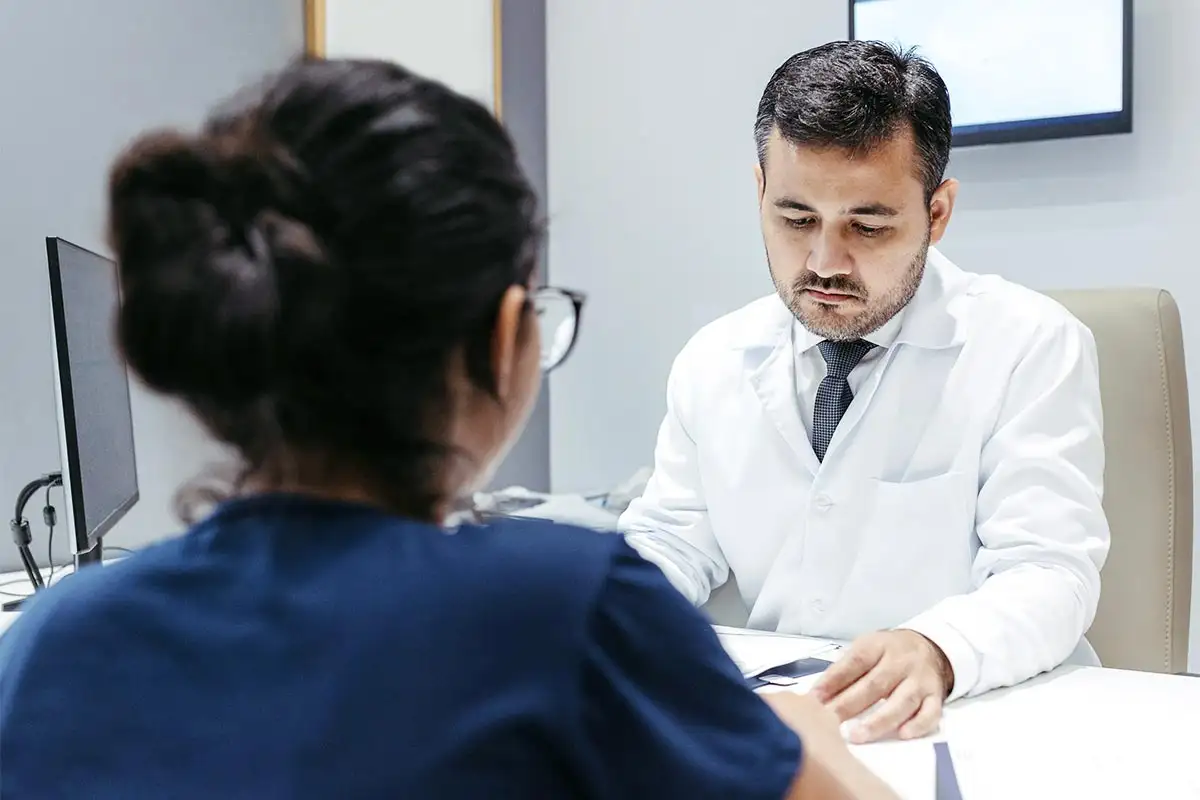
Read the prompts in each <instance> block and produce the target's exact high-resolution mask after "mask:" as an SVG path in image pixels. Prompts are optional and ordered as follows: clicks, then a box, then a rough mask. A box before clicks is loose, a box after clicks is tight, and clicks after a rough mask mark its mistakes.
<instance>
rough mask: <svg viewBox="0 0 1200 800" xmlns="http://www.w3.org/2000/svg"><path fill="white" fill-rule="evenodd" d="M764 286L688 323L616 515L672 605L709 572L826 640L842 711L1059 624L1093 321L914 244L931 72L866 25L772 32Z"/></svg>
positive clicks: (894, 729) (936, 236)
mask: <svg viewBox="0 0 1200 800" xmlns="http://www.w3.org/2000/svg"><path fill="white" fill-rule="evenodd" d="M755 135H756V138H757V141H758V147H759V164H758V166H757V170H756V174H757V178H758V196H759V207H760V213H761V223H762V231H763V239H764V241H765V244H766V251H767V258H768V261H769V265H770V271H771V276H772V278H773V279H774V282H775V287H776V290H777V296H771V297H768V298H765V299H762V300H759V301H757V302H755V303H752V304H751V305H749V306H747V307H746V308H743V309H742V310H740V311H736V312H734V313H733V314H730V315H729V316H727V317H725V318H723V319H720V320H718V321H717V322H715V323H713V324H711V325H709V326H708V327H706V328H705V329H703V330H701V331H700V332H699V333H698V334H697V335H696V336H695V337H694V338H693V339H692V340H691V341H690V342H689V343H688V344H687V346H686V347H685V348H684V349H683V352H682V353H680V355H679V356H678V359H677V360H676V362H675V364H674V367H673V368H672V371H671V375H670V378H669V380H668V383H667V414H666V418H665V420H664V421H663V423H662V427H661V430H660V432H659V437H658V444H657V449H656V453H655V471H654V476H653V478H652V479H651V480H650V483H649V485H648V486H647V488H646V491H645V494H644V496H643V497H642V498H641V499H639V500H637V501H635V502H634V503H633V504H632V505H631V506H630V508H629V509H628V511H627V512H626V513H625V514H624V515H623V517H622V519H621V528H622V530H623V531H624V532H626V534H627V536H628V540H629V541H630V543H631V544H633V546H634V547H635V548H637V549H638V550H639V551H640V552H641V553H642V555H643V556H644V557H646V558H647V559H649V560H651V561H653V562H655V563H657V564H658V565H659V566H660V567H661V568H662V570H663V571H664V572H665V573H666V575H667V577H668V578H670V580H671V582H672V583H673V584H674V585H675V586H676V587H677V588H678V589H679V590H680V591H681V592H683V594H684V595H686V596H687V598H688V599H689V600H691V602H692V603H694V604H697V605H700V604H702V603H704V602H705V601H706V600H707V599H708V597H709V594H710V593H711V592H712V591H713V590H714V589H716V588H717V587H719V586H720V585H721V584H723V583H725V582H726V580H728V578H729V576H730V574H731V573H732V574H735V575H736V576H737V580H738V585H739V587H740V590H741V593H742V598H743V600H744V601H745V603H746V605H747V607H748V608H749V609H750V618H749V624H750V626H751V627H754V628H761V629H769V630H778V631H784V632H788V633H801V634H808V635H813V636H822V637H833V638H839V639H848V640H854V642H853V644H852V645H851V646H850V648H849V649H848V650H847V652H846V653H845V655H844V657H843V658H842V659H841V660H840V661H839V662H838V663H837V664H836V665H835V666H834V667H833V668H831V669H830V670H829V671H828V672H827V673H826V674H825V676H824V677H823V679H822V681H821V683H820V684H819V685H818V688H817V690H816V691H817V692H818V694H819V695H820V696H821V697H822V698H823V699H824V700H826V701H827V702H828V703H830V704H831V706H832V707H833V708H834V710H836V711H837V712H838V714H839V715H840V716H841V717H842V718H843V719H848V718H851V717H855V716H857V715H859V714H860V713H862V712H863V711H865V710H867V709H870V708H872V706H875V705H876V703H877V702H878V701H885V702H883V703H881V704H879V705H878V707H876V708H875V709H873V710H872V711H871V713H869V714H867V715H865V716H864V717H863V718H862V721H861V722H860V723H858V724H857V725H856V726H855V727H854V729H853V733H852V736H853V737H854V738H855V739H856V740H858V741H869V740H873V739H877V738H881V737H884V736H890V735H899V736H900V737H902V738H908V737H914V736H921V735H924V734H927V733H929V732H932V731H933V730H934V729H936V727H937V724H938V720H939V718H940V715H941V710H942V705H943V703H944V702H945V701H946V700H947V699H954V698H957V697H961V696H963V695H968V694H978V693H981V692H985V691H987V690H989V689H993V688H996V687H1000V686H1007V685H1011V684H1015V683H1018V682H1020V681H1023V680H1026V679H1027V678H1030V677H1032V676H1034V675H1036V674H1038V673H1040V672H1043V671H1045V670H1049V669H1052V668H1053V667H1055V666H1057V665H1058V664H1060V663H1062V662H1063V661H1064V660H1066V659H1067V658H1068V657H1070V656H1071V654H1072V652H1073V651H1075V650H1076V648H1077V647H1078V648H1079V651H1080V655H1079V656H1078V657H1079V658H1081V659H1082V660H1086V661H1092V662H1093V663H1096V662H1095V654H1094V652H1092V651H1091V650H1090V647H1088V646H1087V643H1086V641H1084V640H1083V635H1084V633H1085V632H1086V631H1087V629H1088V627H1089V626H1090V625H1091V623H1092V618H1093V616H1094V614H1095V611H1096V604H1097V601H1098V598H1099V594H1100V568H1101V567H1102V566H1103V564H1104V559H1105V557H1106V555H1107V552H1108V546H1109V532H1108V526H1107V523H1106V521H1105V518H1104V512H1103V511H1102V510H1101V506H1100V499H1101V484H1102V477H1103V472H1104V448H1103V442H1102V438H1101V409H1100V391H1099V382H1098V377H1097V363H1096V352H1095V345H1094V343H1093V340H1092V337H1091V334H1090V333H1089V331H1088V330H1087V328H1085V327H1084V326H1083V325H1082V324H1081V323H1080V322H1078V321H1077V320H1076V319H1074V318H1073V317H1072V316H1071V315H1070V314H1069V313H1067V311H1065V310H1064V309H1063V308H1062V307H1060V306H1059V305H1057V304H1055V303H1054V302H1052V301H1051V300H1049V299H1047V298H1045V297H1043V296H1041V295H1039V294H1036V293H1034V292H1032V291H1029V290H1027V289H1023V288H1021V287H1018V286H1015V285H1013V284H1011V283H1008V282H1006V281H1004V280H1002V279H1000V278H997V277H984V276H978V275H972V274H970V273H967V272H964V271H962V270H960V269H959V268H958V267H956V266H955V265H954V264H952V263H951V262H950V261H949V260H948V259H946V258H945V257H944V256H942V255H941V254H939V253H938V252H937V251H936V250H934V249H932V248H931V245H932V244H935V243H937V242H938V241H939V240H940V239H941V238H942V236H943V235H944V233H945V231H946V226H947V224H948V223H949V222H950V215H951V212H952V211H953V208H954V200H955V195H956V192H957V188H958V186H957V183H956V182H955V181H953V180H946V179H944V178H943V174H944V171H945V168H946V163H947V161H948V158H949V152H950V141H951V122H950V102H949V97H948V95H947V91H946V86H945V84H944V83H943V82H942V80H941V78H940V77H939V76H938V74H937V72H936V71H935V70H934V69H933V67H932V66H930V65H929V64H928V63H926V62H925V61H922V60H921V59H918V58H916V57H914V56H913V55H911V54H902V53H900V52H897V51H895V50H893V49H891V48H889V47H887V46H885V45H882V44H878V43H869V42H861V41H859V42H835V43H832V44H827V45H823V46H821V47H817V48H815V49H812V50H809V51H806V52H803V53H800V54H798V55H795V56H793V57H792V58H790V59H789V60H788V61H787V62H785V63H784V64H783V66H781V67H780V68H779V69H778V71H776V73H775V74H774V76H773V77H772V78H771V80H770V83H768V85H767V88H766V91H765V92H764V94H763V97H762V101H761V103H760V105H759V111H758V119H757V122H756V125H755Z"/></svg>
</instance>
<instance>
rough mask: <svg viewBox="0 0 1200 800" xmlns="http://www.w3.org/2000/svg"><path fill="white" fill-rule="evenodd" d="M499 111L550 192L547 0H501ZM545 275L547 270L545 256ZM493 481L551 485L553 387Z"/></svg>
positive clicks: (537, 184) (541, 192)
mask: <svg viewBox="0 0 1200 800" xmlns="http://www.w3.org/2000/svg"><path fill="white" fill-rule="evenodd" d="M500 8H501V23H500V24H501V45H500V61H501V70H500V76H501V80H502V85H501V88H500V95H501V98H502V103H503V106H502V109H501V115H502V116H503V118H504V124H505V126H506V127H507V128H508V131H509V133H510V134H511V135H512V137H513V140H514V141H515V142H516V145H517V152H518V154H519V155H520V157H521V163H522V166H524V167H525V171H526V173H527V174H528V175H529V179H530V181H531V182H532V183H533V187H534V189H536V190H537V193H538V196H539V197H541V198H543V202H544V199H545V197H546V0H519V2H507V3H501V4H500ZM541 267H542V281H543V282H549V272H548V270H547V264H546V261H545V251H544V250H543V259H542V265H541ZM492 484H493V486H495V487H497V488H503V487H506V486H511V485H518V486H524V487H526V488H529V489H534V490H537V491H546V490H548V489H549V488H550V387H549V384H548V383H543V385H542V394H541V396H540V397H539V398H538V403H537V406H535V407H534V409H533V413H532V414H531V415H530V417H529V424H528V425H526V427H525V432H524V433H523V434H522V435H521V438H520V440H518V441H517V443H516V444H515V445H514V446H513V449H512V452H510V453H509V454H508V458H506V459H505V461H504V463H503V464H501V465H500V468H499V469H498V470H497V471H496V475H495V477H494V479H493V480H492Z"/></svg>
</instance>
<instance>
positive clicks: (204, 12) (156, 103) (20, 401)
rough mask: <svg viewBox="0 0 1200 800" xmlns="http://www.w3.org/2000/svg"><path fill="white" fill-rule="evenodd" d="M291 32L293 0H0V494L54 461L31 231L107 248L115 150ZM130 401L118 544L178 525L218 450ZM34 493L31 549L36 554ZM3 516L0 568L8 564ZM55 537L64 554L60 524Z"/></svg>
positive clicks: (289, 46) (294, 34)
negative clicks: (180, 502)
mask: <svg viewBox="0 0 1200 800" xmlns="http://www.w3.org/2000/svg"><path fill="white" fill-rule="evenodd" d="M303 41H304V35H303V13H302V5H301V2H300V0H254V2H247V0H175V2H171V3H163V2H160V1H159V0H37V2H29V3H24V2H18V3H4V2H0V74H2V75H4V76H6V78H5V80H3V81H0V109H3V121H2V122H0V343H2V346H0V374H3V375H5V376H6V378H7V379H6V380H5V382H4V384H3V385H2V386H0V411H2V412H3V413H0V504H2V507H3V508H6V509H7V508H10V505H9V504H10V503H11V502H12V499H13V498H15V496H16V494H17V491H18V490H19V489H20V487H21V486H22V485H23V484H24V483H25V482H26V481H28V480H30V479H32V478H35V477H37V476H38V475H40V474H42V473H44V472H49V471H53V470H57V469H59V466H60V464H59V453H58V434H57V427H56V426H57V423H56V419H55V412H54V402H55V401H54V388H53V376H52V366H51V350H50V307H49V295H48V292H49V289H48V284H47V277H46V246H45V241H44V240H45V237H46V236H62V237H64V238H66V239H69V240H71V241H74V242H77V243H78V244H80V245H83V246H84V247H88V248H91V249H93V250H98V251H100V252H106V248H105V246H104V234H103V223H104V220H103V216H104V208H103V206H104V193H105V179H106V174H107V170H108V165H109V163H110V161H111V160H112V158H113V156H114V155H115V154H116V152H117V151H118V149H119V148H120V147H121V146H122V145H123V144H124V143H125V142H126V141H127V140H128V139H129V138H130V137H132V136H133V135H135V134H136V133H138V132H139V131H141V130H143V129H145V128H147V127H149V126H155V125H167V124H172V125H193V124H196V123H198V122H199V121H200V119H201V118H202V115H203V113H204V112H205V111H206V110H207V108H208V107H209V106H210V105H211V104H212V103H214V102H216V101H217V100H218V99H220V98H222V97H224V96H226V95H227V94H229V93H230V92H232V91H234V90H236V89H237V88H238V87H239V86H240V85H241V84H242V83H243V82H245V81H247V80H250V79H253V78H256V77H258V76H259V75H260V74H261V73H263V72H264V71H266V70H269V69H272V68H275V67H278V66H281V65H282V64H283V63H284V62H285V61H286V60H287V59H289V58H290V57H292V56H293V55H295V54H297V53H299V52H300V50H301V49H302V46H303ZM132 404H133V418H134V429H135V432H134V433H135V439H136V449H137V458H138V480H139V483H140V484H141V492H142V500H141V503H140V504H139V505H138V506H136V507H135V508H134V510H133V511H132V512H131V513H130V514H129V516H127V517H126V518H125V519H124V520H123V521H122V522H121V523H120V524H119V525H118V526H117V527H116V528H115V529H114V530H113V532H112V533H111V534H110V535H109V537H108V538H107V539H106V541H108V542H110V543H112V544H117V545H125V546H131V545H136V544H140V543H143V542H147V541H151V540H154V539H158V538H162V537H164V536H166V535H169V534H171V533H172V532H175V531H177V530H178V529H179V525H178V522H177V520H176V519H175V517H174V514H173V513H172V510H171V499H172V496H173V495H174V492H175V490H176V488H177V487H178V486H179V485H180V484H182V483H184V482H185V481H186V480H188V479H189V478H191V477H193V476H194V475H195V474H197V473H198V472H199V471H201V470H202V468H203V467H204V466H205V465H206V464H207V463H209V462H210V460H212V459H213V458H215V457H216V456H217V455H218V453H217V451H216V450H215V448H214V447H212V446H211V445H210V444H209V443H208V441H207V439H206V437H204V436H203V435H202V434H201V433H200V432H199V431H198V430H197V428H196V426H195V425H194V424H193V423H192V422H191V420H190V419H189V418H188V417H187V416H186V415H184V414H183V413H182V412H180V411H179V410H178V409H176V408H174V407H172V406H171V405H169V404H167V403H164V402H163V401H161V400H158V399H156V398H154V397H152V396H150V395H149V394H147V393H146V392H144V391H141V390H140V389H139V388H138V387H135V389H134V393H133V398H132ZM39 507H40V504H39V506H34V507H33V509H32V510H33V519H34V520H35V521H36V522H35V524H34V526H33V527H34V534H35V537H36V539H35V547H34V549H35V553H36V554H37V555H38V558H39V560H44V557H45V546H46V541H45V532H44V530H43V529H42V527H41V524H40V519H41V514H40V512H39V511H38V510H37V509H38V508H39ZM59 508H60V512H61V508H62V506H61V505H60V506H59ZM10 513H11V512H5V513H4V514H3V519H4V520H7V519H8V518H9V517H8V514H10ZM3 528H4V535H0V571H7V570H13V569H17V568H18V567H19V563H20V562H19V561H18V560H17V554H16V550H15V548H14V547H13V545H12V540H11V538H10V537H9V536H8V535H7V530H8V526H7V525H4V526H3ZM56 539H57V541H56V542H55V544H56V547H55V553H56V559H64V560H65V559H66V558H68V557H69V550H68V547H67V545H68V542H67V537H66V536H65V535H60V536H57V537H56Z"/></svg>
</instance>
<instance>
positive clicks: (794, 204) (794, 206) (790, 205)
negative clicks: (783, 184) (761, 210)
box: [775, 197, 817, 214]
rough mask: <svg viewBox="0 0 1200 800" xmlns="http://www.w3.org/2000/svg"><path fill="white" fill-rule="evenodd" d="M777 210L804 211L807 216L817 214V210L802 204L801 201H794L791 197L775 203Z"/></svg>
mask: <svg viewBox="0 0 1200 800" xmlns="http://www.w3.org/2000/svg"><path fill="white" fill-rule="evenodd" d="M775 207H776V208H786V209H790V210H792V211H803V212H805V213H807V214H815V213H817V210H816V209H815V208H813V207H812V206H810V205H808V204H807V203H801V202H800V201H799V200H793V199H792V198H790V197H781V198H779V199H778V200H776V201H775Z"/></svg>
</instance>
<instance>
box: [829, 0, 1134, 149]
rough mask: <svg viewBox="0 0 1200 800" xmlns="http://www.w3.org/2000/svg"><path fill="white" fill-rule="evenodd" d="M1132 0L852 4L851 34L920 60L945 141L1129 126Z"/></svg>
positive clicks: (875, 0) (860, 0)
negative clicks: (944, 95)
mask: <svg viewBox="0 0 1200 800" xmlns="http://www.w3.org/2000/svg"><path fill="white" fill-rule="evenodd" d="M1132 27H1133V21H1132V0H1052V2H1048V0H1004V2H998V1H997V0H851V1H850V36H851V38H852V39H867V40H876V41H883V42H888V43H891V44H899V45H900V46H901V47H903V48H905V49H908V48H912V47H915V48H917V52H918V53H919V54H920V55H922V56H924V57H925V58H927V59H929V61H930V62H932V63H933V65H934V66H935V67H937V70H938V72H939V73H940V74H941V76H942V79H943V80H945V82H946V86H947V87H948V88H949V90H950V108H951V116H952V117H953V120H954V144H955V145H959V146H961V145H972V144H993V143H1003V142H1016V141H1031V140H1035V139H1057V138H1064V137H1069V136H1088V135H1095V134H1105V133H1128V132H1129V131H1131V130H1132V129H1133V111H1132V93H1133V92H1132V83H1133V81H1132V50H1133V48H1132V35H1133V31H1132Z"/></svg>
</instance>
